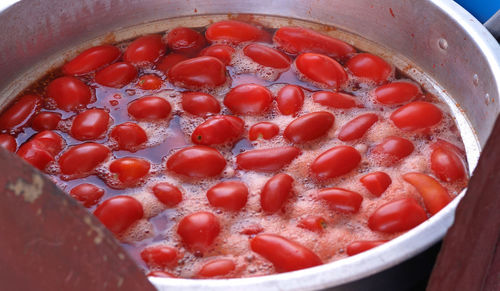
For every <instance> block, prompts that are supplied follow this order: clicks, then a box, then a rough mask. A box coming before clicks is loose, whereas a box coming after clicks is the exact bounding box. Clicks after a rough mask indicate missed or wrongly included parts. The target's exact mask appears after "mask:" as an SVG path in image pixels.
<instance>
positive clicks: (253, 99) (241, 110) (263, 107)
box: [224, 84, 273, 115]
mask: <svg viewBox="0 0 500 291" xmlns="http://www.w3.org/2000/svg"><path fill="white" fill-rule="evenodd" d="M272 101H273V97H272V93H271V91H269V90H268V89H267V88H266V87H264V86H261V85H257V84H242V85H239V86H236V87H234V88H233V89H231V91H229V93H227V95H226V98H224V105H226V106H227V108H229V110H231V111H232V112H233V113H234V114H241V115H259V114H263V113H264V112H265V111H267V109H269V107H270V106H271V102H272Z"/></svg>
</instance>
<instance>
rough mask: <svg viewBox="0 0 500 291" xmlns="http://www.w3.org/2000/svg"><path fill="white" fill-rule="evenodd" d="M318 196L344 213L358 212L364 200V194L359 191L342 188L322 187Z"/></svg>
mask: <svg viewBox="0 0 500 291" xmlns="http://www.w3.org/2000/svg"><path fill="white" fill-rule="evenodd" d="M318 198H319V199H321V200H323V201H325V202H326V204H328V206H329V207H330V208H331V209H332V210H335V211H339V212H344V213H357V212H358V211H359V208H360V207H361V202H363V196H361V195H360V194H359V193H357V192H353V191H349V190H346V189H342V188H326V189H321V190H320V191H319V192H318Z"/></svg>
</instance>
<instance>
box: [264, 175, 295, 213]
mask: <svg viewBox="0 0 500 291" xmlns="http://www.w3.org/2000/svg"><path fill="white" fill-rule="evenodd" d="M293 182H294V180H293V178H292V177H291V176H290V175H287V174H283V173H281V174H277V175H275V176H273V177H272V178H271V179H269V180H268V181H267V182H266V184H264V187H262V191H261V192H260V206H261V207H262V210H264V211H265V212H267V213H275V212H277V211H278V210H280V209H282V208H283V206H284V205H285V203H286V202H287V200H288V198H289V197H290V196H291V194H292V190H293Z"/></svg>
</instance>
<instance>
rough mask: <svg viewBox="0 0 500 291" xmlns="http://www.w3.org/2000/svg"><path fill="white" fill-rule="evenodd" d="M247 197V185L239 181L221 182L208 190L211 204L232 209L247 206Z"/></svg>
mask: <svg viewBox="0 0 500 291" xmlns="http://www.w3.org/2000/svg"><path fill="white" fill-rule="evenodd" d="M247 197H248V188H247V186H246V185H245V184H244V183H242V182H238V181H225V182H221V183H219V184H217V185H215V186H213V187H212V188H210V189H208V191H207V198H208V202H210V205H212V206H214V207H220V208H224V209H226V210H232V211H238V210H240V209H241V208H243V207H245V204H247Z"/></svg>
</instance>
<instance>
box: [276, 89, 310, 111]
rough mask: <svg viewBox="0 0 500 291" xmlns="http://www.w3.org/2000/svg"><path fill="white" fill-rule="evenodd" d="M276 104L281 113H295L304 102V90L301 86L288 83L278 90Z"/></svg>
mask: <svg viewBox="0 0 500 291" xmlns="http://www.w3.org/2000/svg"><path fill="white" fill-rule="evenodd" d="M276 104H277V105H278V110H279V111H280V113H281V114H283V115H295V114H297V112H299V111H300V109H302V105H303V104H304V92H303V91H302V89H300V87H299V86H296V85H286V86H284V87H283V88H281V89H280V90H279V91H278V96H277V97H276Z"/></svg>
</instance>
